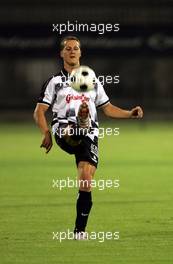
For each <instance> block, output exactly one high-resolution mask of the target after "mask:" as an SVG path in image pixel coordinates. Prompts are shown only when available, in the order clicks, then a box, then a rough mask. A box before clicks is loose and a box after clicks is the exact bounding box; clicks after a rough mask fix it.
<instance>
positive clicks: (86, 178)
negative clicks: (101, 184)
mask: <svg viewBox="0 0 173 264" xmlns="http://www.w3.org/2000/svg"><path fill="white" fill-rule="evenodd" d="M91 182H92V175H91V174H90V173H89V172H88V171H86V170H83V171H82V174H81V177H80V190H82V191H85V192H89V191H91Z"/></svg>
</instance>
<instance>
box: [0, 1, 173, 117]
mask: <svg viewBox="0 0 173 264" xmlns="http://www.w3.org/2000/svg"><path fill="white" fill-rule="evenodd" d="M67 20H69V21H70V22H74V21H76V20H77V21H78V23H113V24H114V23H119V24H120V31H119V32H118V33H117V32H114V33H110V32H108V33H106V34H103V35H99V34H98V33H94V32H92V33H91V32H90V33H89V32H84V33H80V32H70V33H69V34H70V35H72V34H73V35H76V36H78V37H79V38H80V39H81V42H82V48H83V49H82V51H83V58H82V64H85V65H89V66H91V67H92V68H93V69H94V70H95V71H96V73H97V75H112V76H114V75H119V76H120V83H119V84H109V85H108V84H106V85H105V90H106V92H107V93H108V95H109V96H110V97H111V100H112V101H113V102H114V103H115V104H116V105H118V106H122V107H131V106H133V105H141V106H142V107H143V108H144V110H145V119H149V118H150V119H151V118H152V119H156V120H157V119H158V120H159V119H164V120H165V118H166V119H170V118H171V115H172V105H173V89H172V87H173V74H172V69H173V60H172V58H173V31H172V28H173V3H172V2H171V1H164V0H158V1H153V0H151V1H145V0H131V1H129V0H117V1H109V2H107V1H103V0H101V1H98V0H94V1H92V3H90V2H89V1H79V0H75V1H72V2H68V1H55V0H51V1H44V0H43V1H38V0H30V1H24V0H15V1H13V2H12V1H10V0H1V4H0V57H1V60H0V73H1V74H0V76H1V77H0V89H1V96H0V115H1V120H3V121H5V120H6V121H7V120H11V119H15V118H17V119H20V120H22V118H26V116H28V118H32V117H31V115H30V113H31V112H32V109H33V108H34V106H35V103H36V100H37V96H38V94H39V91H40V88H41V85H42V84H43V82H44V81H45V80H46V79H47V78H48V77H50V76H51V75H52V74H54V73H57V72H58V70H59V69H60V67H61V60H60V58H59V55H58V48H59V42H60V39H61V38H62V37H63V36H65V35H68V32H66V33H65V34H63V35H59V34H58V32H52V29H53V27H52V24H53V23H54V24H57V23H66V22H67Z"/></svg>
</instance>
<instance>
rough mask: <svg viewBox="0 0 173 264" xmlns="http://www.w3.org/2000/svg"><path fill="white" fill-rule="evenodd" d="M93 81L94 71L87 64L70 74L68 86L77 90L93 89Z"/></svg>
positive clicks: (94, 78)
mask: <svg viewBox="0 0 173 264" xmlns="http://www.w3.org/2000/svg"><path fill="white" fill-rule="evenodd" d="M95 83H96V75H95V72H94V71H93V70H92V69H91V68H89V67H88V66H80V67H79V68H77V69H74V70H73V71H72V72H71V74H70V86H71V87H72V88H73V89H74V90H76V91H78V92H88V91H90V90H92V89H94V87H95Z"/></svg>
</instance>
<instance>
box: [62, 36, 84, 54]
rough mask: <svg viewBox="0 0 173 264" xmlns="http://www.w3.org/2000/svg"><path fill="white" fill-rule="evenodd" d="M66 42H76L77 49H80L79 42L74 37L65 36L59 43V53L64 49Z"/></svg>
mask: <svg viewBox="0 0 173 264" xmlns="http://www.w3.org/2000/svg"><path fill="white" fill-rule="evenodd" d="M68 40H76V41H77V42H78V43H79V47H81V43H80V40H79V39H78V38H77V37H75V36H67V37H65V38H63V39H62V40H61V42H60V51H61V50H63V49H64V47H65V44H66V42H67V41H68Z"/></svg>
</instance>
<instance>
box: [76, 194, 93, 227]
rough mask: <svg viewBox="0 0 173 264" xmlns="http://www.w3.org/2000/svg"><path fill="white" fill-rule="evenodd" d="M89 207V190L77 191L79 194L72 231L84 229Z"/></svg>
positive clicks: (90, 201) (90, 203)
mask: <svg viewBox="0 0 173 264" xmlns="http://www.w3.org/2000/svg"><path fill="white" fill-rule="evenodd" d="M91 207H92V197H91V192H84V191H79V196H78V199H77V203H76V211H77V217H76V222H75V229H74V232H81V231H83V232H84V231H85V227H86V225H87V221H88V216H89V213H90V210H91Z"/></svg>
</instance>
